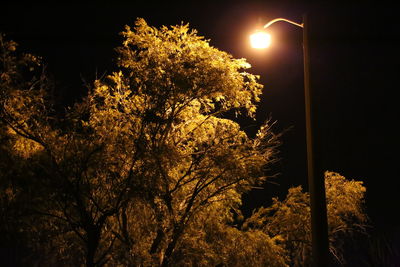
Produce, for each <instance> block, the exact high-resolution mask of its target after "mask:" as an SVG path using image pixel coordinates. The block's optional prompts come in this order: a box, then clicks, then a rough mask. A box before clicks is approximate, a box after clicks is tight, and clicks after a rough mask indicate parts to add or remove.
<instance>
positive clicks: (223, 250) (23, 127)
mask: <svg viewBox="0 0 400 267" xmlns="http://www.w3.org/2000/svg"><path fill="white" fill-rule="evenodd" d="M122 36H123V43H122V46H121V47H119V48H117V53H118V58H117V70H116V71H115V72H113V73H112V74H111V75H109V76H108V77H107V79H105V80H96V81H95V82H94V83H93V86H92V88H91V89H90V90H89V92H88V95H87V97H85V98H83V99H82V100H81V101H80V102H77V103H76V104H75V105H73V106H72V107H69V108H68V109H67V110H66V111H65V114H64V115H62V116H61V115H60V114H57V115H56V113H55V112H54V110H53V106H52V101H51V96H50V95H49V90H48V87H49V83H48V81H47V80H46V76H45V74H44V72H43V71H40V67H39V66H40V60H39V59H38V58H36V57H33V56H31V55H22V56H21V55H19V56H18V55H17V54H16V51H15V47H16V44H15V43H14V42H12V41H6V40H4V38H3V37H2V38H1V39H0V40H1V46H2V47H1V49H2V51H1V53H2V57H1V64H2V69H1V81H0V85H1V96H0V101H1V103H0V104H1V107H0V108H1V110H0V116H1V125H0V128H1V129H0V131H1V132H0V133H1V152H2V153H1V154H2V156H1V157H2V158H1V159H2V161H1V163H0V164H1V165H0V168H1V170H2V172H1V173H2V175H1V191H2V196H3V197H2V199H1V209H2V211H3V213H2V214H4V215H3V216H2V217H1V220H2V226H1V232H9V233H15V234H16V233H19V235H21V240H25V241H26V244H24V246H26V248H25V247H24V248H23V249H24V250H25V251H27V252H26V253H27V256H26V257H24V259H25V261H26V262H30V263H32V262H33V261H35V262H36V264H39V265H60V264H61V265H73V266H77V265H81V264H82V263H85V264H86V265H87V266H103V265H106V266H213V265H214V266H243V264H246V265H248V264H250V265H251V266H266V265H268V266H287V265H288V264H290V265H291V264H292V263H293V262H296V264H297V262H299V264H300V262H305V261H306V260H308V257H300V256H299V255H300V253H303V252H300V250H301V251H305V252H304V253H306V256H308V255H309V248H308V247H307V246H308V243H309V230H307V229H308V228H307V227H304V226H305V225H308V220H309V206H308V195H307V193H302V192H301V189H300V188H293V189H290V191H289V194H288V197H287V199H286V200H285V201H284V202H282V203H281V202H279V201H278V200H275V201H274V204H273V205H272V207H269V208H261V209H260V210H258V211H257V212H255V213H254V214H253V216H252V217H251V218H248V219H247V220H246V221H245V222H244V224H243V227H240V226H239V225H238V224H237V223H238V220H237V219H235V216H234V213H238V212H239V209H240V205H241V196H242V194H243V193H245V192H248V191H249V190H251V189H252V188H253V187H254V186H260V185H262V184H263V183H264V182H265V180H266V179H267V177H266V173H267V172H266V170H267V168H268V167H269V166H270V165H271V164H272V163H274V162H275V161H276V149H277V146H278V145H279V135H277V134H274V133H273V131H272V129H271V124H270V123H269V122H266V123H265V124H264V125H263V126H262V127H261V128H260V130H259V132H258V134H257V135H256V137H254V138H249V137H248V135H247V134H246V133H245V132H244V131H243V129H241V127H240V125H239V124H238V123H236V122H234V121H233V120H231V119H227V118H224V114H226V112H228V111H235V112H236V113H245V114H247V115H248V116H250V117H253V116H254V114H255V111H256V103H257V101H259V96H260V94H261V92H262V91H261V89H262V85H261V84H259V83H258V82H257V80H258V77H257V76H255V75H253V74H250V73H247V72H246V69H248V68H249V67H250V65H249V64H248V63H247V62H246V61H245V60H244V59H235V58H233V57H232V56H231V55H229V54H228V53H225V52H222V51H220V50H218V49H216V48H214V47H212V46H210V45H209V42H208V40H205V39H204V38H203V37H201V36H198V35H197V32H196V31H194V30H190V29H189V27H188V25H183V24H182V25H177V26H172V27H165V26H163V27H161V28H154V27H150V26H148V25H147V24H146V22H145V21H144V20H143V19H138V20H137V21H136V23H135V27H134V28H133V29H131V28H130V27H128V26H127V27H126V29H125V31H124V32H123V33H122ZM326 181H327V188H328V189H327V198H328V211H329V213H330V214H333V215H332V216H330V219H329V222H330V226H331V228H330V230H331V232H332V233H331V237H332V238H331V242H332V247H336V246H335V244H336V241H337V239H336V237H337V236H338V235H339V234H340V233H347V232H348V231H351V229H353V228H354V227H353V226H352V225H351V222H352V221H354V220H355V221H359V222H361V223H363V222H364V217H363V216H364V215H363V213H362V210H361V204H362V199H363V193H364V188H363V187H362V185H361V184H360V183H359V182H353V181H351V182H348V181H346V180H345V179H344V178H343V177H341V176H339V175H337V174H334V173H327V180H326ZM340 192H348V193H346V194H344V195H343V194H342V193H340ZM330 200H331V201H330ZM239 213H240V212H239ZM12 222H14V224H13V223H12ZM4 240H11V237H7V238H6V239H4ZM299 242H301V244H300V243H299ZM303 244H306V245H303ZM16 246H18V247H19V248H18V249H21V247H23V245H21V244H16ZM38 255H42V256H41V257H40V256H38ZM34 258H35V259H34Z"/></svg>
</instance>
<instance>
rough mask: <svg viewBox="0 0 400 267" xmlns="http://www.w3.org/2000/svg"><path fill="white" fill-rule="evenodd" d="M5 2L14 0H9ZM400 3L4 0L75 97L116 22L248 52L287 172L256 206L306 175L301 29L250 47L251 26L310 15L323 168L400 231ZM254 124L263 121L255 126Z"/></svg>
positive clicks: (5, 22)
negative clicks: (357, 189) (180, 27)
mask: <svg viewBox="0 0 400 267" xmlns="http://www.w3.org/2000/svg"><path fill="white" fill-rule="evenodd" d="M4 5H5V6H4ZM396 10H397V9H396V7H395V6H390V5H383V4H372V3H370V2H367V1H360V3H359V4H333V3H330V2H323V3H320V4H318V5H317V4H305V3H303V4H302V3H301V1H292V2H289V1H276V2H274V1H267V0H264V1H251V0H249V1H206V0H204V1H186V2H184V1H182V2H166V1H164V2H161V1H160V2H155V1H150V0H148V1H143V2H142V1H125V2H114V1H108V3H107V4H95V3H92V4H79V3H74V2H72V3H59V2H53V3H46V4H45V3H41V4H40V3H39V4H38V3H35V2H33V3H31V4H17V3H15V2H14V3H9V4H2V6H1V11H0V31H1V32H3V33H6V34H7V36H8V37H9V38H11V39H13V40H15V41H17V42H18V43H19V44H20V47H21V48H22V49H23V50H25V51H29V52H32V53H34V54H37V55H40V56H42V57H43V58H44V61H45V62H47V64H48V71H49V72H51V73H52V74H53V75H54V77H55V79H56V80H57V83H58V85H59V88H61V89H62V91H63V92H64V93H63V97H64V98H65V99H66V100H68V101H71V100H72V99H73V98H74V97H75V96H77V95H79V94H81V93H82V92H84V86H83V83H82V78H81V77H84V78H85V79H86V80H87V81H91V80H93V79H94V77H95V76H96V73H97V75H98V76H101V75H102V74H103V73H104V72H110V71H112V70H113V68H114V65H113V55H114V51H113V48H114V47H116V46H118V45H119V44H120V40H121V39H120V37H119V36H118V33H119V32H121V31H122V30H123V27H124V25H126V24H129V25H132V24H133V22H134V20H135V18H136V17H143V18H145V19H146V21H147V22H148V23H149V24H150V25H154V26H161V25H171V24H179V23H180V22H181V21H183V22H189V23H190V25H191V27H193V28H196V29H197V30H198V31H199V34H200V35H203V36H205V37H206V38H207V39H211V44H212V45H213V46H216V47H217V48H219V49H221V50H224V51H227V52H229V53H231V54H233V55H234V56H235V57H245V58H247V59H248V61H249V62H250V63H251V64H252V66H253V68H252V70H251V72H252V73H255V74H260V75H261V76H262V79H261V82H262V83H263V84H264V85H265V89H264V94H263V99H262V102H261V103H260V108H259V112H258V114H257V122H256V123H254V122H251V121H242V123H244V124H247V125H251V124H257V123H260V122H262V121H263V120H265V119H266V118H267V117H268V115H269V114H270V115H271V116H272V118H273V119H274V120H277V121H278V122H277V127H276V129H277V131H280V130H283V129H287V128H289V127H292V128H291V129H290V130H289V131H287V133H286V134H285V135H284V137H283V142H284V144H283V145H282V147H281V157H282V160H281V161H280V163H278V164H277V165H276V166H275V167H274V171H275V172H279V173H281V174H280V175H279V176H278V178H276V179H275V180H274V181H276V182H278V183H279V184H280V185H279V186H278V185H273V184H268V188H267V189H266V190H258V191H257V192H253V193H252V194H251V196H249V197H248V198H246V205H247V207H254V206H256V205H258V204H261V203H263V202H265V201H269V199H270V198H271V196H272V195H279V196H283V194H285V193H286V190H287V188H288V187H289V186H292V185H300V184H303V185H305V181H306V158H305V135H304V98H303V97H304V94H303V65H302V31H301V29H299V28H297V27H294V26H292V25H289V24H285V23H277V24H274V26H272V27H271V31H272V32H273V38H274V40H273V45H272V46H271V47H270V49H268V50H265V51H263V52H255V51H253V50H251V49H250V48H249V44H248V35H249V33H251V31H252V29H254V28H255V26H256V24H257V22H258V21H259V20H260V19H261V20H262V21H263V22H267V21H269V20H271V19H273V18H276V17H285V18H288V19H291V20H294V21H297V22H301V19H302V14H303V13H304V12H307V13H308V15H309V24H310V37H309V38H310V42H311V51H310V52H311V83H312V86H313V89H314V94H315V95H314V97H315V99H317V103H318V109H317V111H318V114H317V117H318V120H317V124H318V130H319V131H318V137H319V138H320V139H321V142H320V148H321V151H322V152H321V155H319V156H320V157H321V159H322V162H323V167H324V169H327V170H331V171H336V172H339V173H341V174H342V175H344V176H345V177H347V178H350V179H356V180H362V181H364V183H365V185H366V187H367V191H368V192H367V210H368V213H369V215H370V217H371V220H372V224H373V225H375V228H376V229H382V231H391V232H394V231H397V232H399V229H400V228H399V226H400V219H399V217H398V214H397V213H398V211H399V207H398V205H399V204H398V203H400V201H399V200H398V196H399V193H400V191H399V186H398V185H399V184H400V183H399V182H398V179H399V178H400V175H399V174H398V170H397V166H398V165H397V164H399V163H398V160H399V157H398V155H397V154H398V153H397V152H398V147H399V146H398V145H399V137H398V134H397V124H398V116H397V115H398V105H399V104H398V100H397V95H398V94H397V91H398V89H399V81H398V78H399V77H400V75H398V71H399V69H400V68H399V67H400V66H399V65H400V63H399V62H400V61H399V60H400V52H399V51H398V50H399V47H400V29H399V26H400V25H399V22H398V21H397V18H396V16H397V15H398V14H396ZM250 129H253V130H250V132H252V131H253V132H254V129H255V127H253V128H250Z"/></svg>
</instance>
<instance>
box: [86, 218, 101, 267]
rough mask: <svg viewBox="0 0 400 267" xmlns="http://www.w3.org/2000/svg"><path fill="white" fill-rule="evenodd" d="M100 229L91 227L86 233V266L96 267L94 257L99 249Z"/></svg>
mask: <svg viewBox="0 0 400 267" xmlns="http://www.w3.org/2000/svg"><path fill="white" fill-rule="evenodd" d="M99 240H100V229H99V228H98V227H96V226H91V227H90V228H89V229H88V231H87V244H86V246H87V252H86V266H87V267H94V266H96V262H95V255H96V251H97V248H98V247H99Z"/></svg>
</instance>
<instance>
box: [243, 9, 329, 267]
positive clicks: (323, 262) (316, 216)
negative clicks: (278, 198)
mask: <svg viewBox="0 0 400 267" xmlns="http://www.w3.org/2000/svg"><path fill="white" fill-rule="evenodd" d="M278 21H283V22H287V23H290V24H292V25H295V26H297V27H300V28H302V29H303V61H304V100H305V116H306V142H307V171H308V187H309V191H310V206H311V230H312V262H313V266H318V267H325V266H328V264H329V258H328V255H329V253H328V251H329V243H328V223H327V213H326V199H325V181H324V176H323V174H322V172H321V170H320V169H319V168H316V167H319V166H316V164H315V158H314V155H315V144H314V142H313V135H314V131H315V127H313V117H312V115H313V114H312V106H313V103H312V98H311V88H310V71H309V50H308V38H307V34H308V24H307V16H306V15H304V16H303V22H302V23H301V24H300V23H296V22H293V21H291V20H288V19H284V18H277V19H274V20H271V21H270V22H268V23H267V24H265V25H264V27H263V28H264V29H266V28H268V27H269V26H271V25H272V24H274V23H275V22H278ZM267 36H268V37H267ZM250 41H251V45H252V47H253V48H258V49H261V48H266V47H268V46H269V43H270V41H271V37H270V36H269V34H268V33H266V32H264V31H257V32H256V33H255V34H253V35H251V36H250Z"/></svg>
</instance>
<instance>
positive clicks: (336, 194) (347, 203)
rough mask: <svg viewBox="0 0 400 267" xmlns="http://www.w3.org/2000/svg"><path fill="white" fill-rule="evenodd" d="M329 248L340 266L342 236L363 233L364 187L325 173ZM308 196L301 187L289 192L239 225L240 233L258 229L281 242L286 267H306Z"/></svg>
mask: <svg viewBox="0 0 400 267" xmlns="http://www.w3.org/2000/svg"><path fill="white" fill-rule="evenodd" d="M325 187H326V201H327V215H328V228H329V229H328V235H329V248H330V252H331V254H332V255H333V256H334V257H335V258H336V260H337V261H338V262H339V263H343V262H344V260H345V259H344V258H343V256H342V255H343V254H342V251H341V249H342V247H343V245H344V240H345V237H346V236H351V235H352V234H353V233H355V232H365V227H366V223H367V217H366V215H365V213H364V208H363V206H364V194H365V191H366V189H365V187H364V186H363V185H362V182H359V181H354V180H351V181H349V180H346V178H345V177H343V176H341V175H340V174H338V173H335V172H329V171H327V172H325ZM309 202H310V196H309V193H307V192H303V190H302V188H301V187H294V188H290V189H289V192H288V195H287V196H286V199H285V200H284V201H279V200H278V199H277V198H274V199H273V204H272V205H271V206H270V207H267V208H263V207H262V208H260V209H258V210H257V211H256V212H254V213H253V215H252V216H251V218H249V219H248V220H247V221H246V222H245V223H244V225H243V228H244V229H248V228H250V229H253V228H254V229H261V230H262V231H263V232H265V233H267V234H268V235H269V236H271V237H274V238H277V237H279V238H281V240H282V241H283V244H284V248H285V250H286V251H287V254H288V256H289V258H290V261H289V262H290V266H305V265H306V266H307V265H309V264H310V260H311V217H310V215H311V214H310V203H309Z"/></svg>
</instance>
